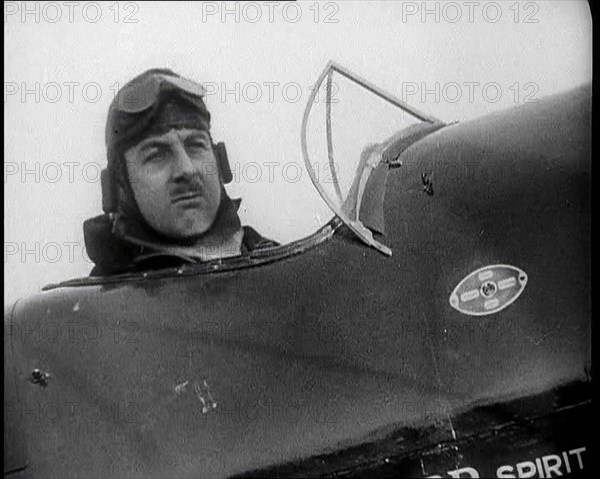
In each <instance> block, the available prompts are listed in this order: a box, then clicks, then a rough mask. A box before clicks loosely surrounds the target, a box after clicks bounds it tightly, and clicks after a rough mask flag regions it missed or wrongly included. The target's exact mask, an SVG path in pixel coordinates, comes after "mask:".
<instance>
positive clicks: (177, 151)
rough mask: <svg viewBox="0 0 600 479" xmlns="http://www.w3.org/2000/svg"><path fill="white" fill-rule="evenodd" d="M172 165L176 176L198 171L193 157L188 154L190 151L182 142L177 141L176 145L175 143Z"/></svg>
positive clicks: (173, 173)
mask: <svg viewBox="0 0 600 479" xmlns="http://www.w3.org/2000/svg"><path fill="white" fill-rule="evenodd" d="M172 165H173V171H172V175H173V177H174V178H179V177H181V176H189V175H193V174H194V173H196V168H195V166H194V163H193V162H192V159H191V158H190V156H189V155H188V152H187V151H186V150H185V148H184V146H183V144H181V142H177V143H176V144H175V145H173V162H172Z"/></svg>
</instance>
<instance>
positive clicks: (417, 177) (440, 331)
mask: <svg viewBox="0 0 600 479" xmlns="http://www.w3.org/2000/svg"><path fill="white" fill-rule="evenodd" d="M589 135H590V117H589V91H588V90H587V89H580V90H577V91H574V92H570V93H568V94H565V95H560V96H557V97H552V98H549V99H547V100H544V101H541V102H540V103H539V104H535V105H526V106H523V107H519V108H516V109H513V110H509V111H506V112H502V113H499V114H494V115H489V116H487V117H484V118H482V119H479V120H475V121H470V122H465V123H462V124H458V125H452V126H448V127H446V128H443V129H442V130H440V131H438V132H436V133H433V134H431V135H429V136H428V137H426V138H425V139H423V140H421V141H419V142H417V143H416V144H414V145H413V146H412V147H410V148H409V149H408V150H406V151H405V152H404V153H403V154H402V156H401V160H402V167H401V168H399V169H394V170H392V171H391V172H390V175H389V179H388V184H387V193H386V201H385V221H386V227H387V230H386V236H385V242H386V244H387V245H389V246H390V247H391V249H392V251H393V256H392V257H391V258H388V257H385V256H383V255H381V254H379V253H378V252H377V251H375V250H373V249H369V248H367V247H366V246H365V245H364V244H363V243H361V242H359V241H357V240H356V239H354V238H353V237H352V235H351V234H350V233H349V232H348V231H347V230H344V229H342V230H340V231H338V232H336V234H335V235H334V236H333V237H332V238H331V239H330V240H328V241H327V242H325V243H322V244H320V245H317V246H315V247H313V248H312V249H309V250H308V251H306V252H304V253H302V254H299V255H296V256H292V257H289V258H287V259H284V260H280V261H277V262H274V263H270V264H266V265H262V266H259V267H255V268H245V269H240V270H237V271H229V272H216V273H209V274H198V275H192V276H185V277H179V276H177V274H174V275H173V277H172V278H166V279H144V278H139V279H138V280H136V281H127V282H123V283H121V284H118V283H117V284H110V285H108V284H105V285H101V284H99V285H96V286H85V287H72V288H58V289H54V290H51V291H49V292H45V293H42V294H39V295H36V296H34V297H32V298H29V299H27V300H24V301H20V302H19V303H18V304H17V306H16V308H15V311H14V312H13V314H12V315H9V316H8V318H7V320H8V325H9V327H8V329H6V328H5V329H6V331H8V334H5V336H6V338H7V339H5V346H6V350H7V354H9V356H10V357H11V362H10V364H11V365H10V366H9V367H8V370H5V381H6V378H7V377H8V378H9V379H10V378H12V379H11V380H14V384H16V386H11V387H12V388H13V389H16V391H15V393H14V396H15V397H16V399H14V400H13V401H14V405H11V406H10V411H9V412H10V416H11V419H12V420H13V422H15V421H16V423H17V424H18V425H20V429H21V431H22V432H23V435H24V440H25V441H26V443H27V463H28V466H27V469H26V470H25V473H26V475H27V476H28V477H109V476H111V475H114V476H119V477H216V476H226V475H230V474H234V473H241V472H244V471H248V470H251V469H257V468H261V467H266V466H269V465H273V464H277V463H282V462H286V461H290V460H294V459H297V458H302V457H308V456H311V455H314V454H321V453H324V452H327V451H334V450H337V449H339V448H340V447H345V446H349V445H353V444H360V443H361V442H362V441H364V440H365V438H366V437H368V435H369V434H371V433H374V432H376V431H380V430H384V429H388V430H389V429H390V428H394V427H396V426H399V425H401V426H408V425H414V426H415V427H421V426H422V427H425V425H427V427H430V426H431V425H432V424H434V425H435V426H436V429H435V430H436V433H435V437H432V441H452V440H460V438H461V437H462V436H464V435H466V434H471V433H473V431H474V430H475V429H477V428H480V429H481V428H485V427H487V426H486V424H477V425H470V426H469V427H468V428H467V427H465V428H464V429H461V428H460V427H459V428H455V425H454V424H453V423H452V420H451V418H452V417H453V415H454V414H456V413H458V412H462V411H465V410H469V408H470V407H472V406H473V405H481V404H487V403H492V402H497V401H501V400H504V399H509V398H518V397H521V396H526V395H531V394H536V393H540V392H543V391H546V390H549V389H551V388H553V387H555V386H557V385H560V384H565V383H568V382H571V381H576V380H580V379H582V378H584V379H585V368H586V367H587V366H588V364H589V361H590V339H589V338H590V322H591V313H590V305H589V300H590V286H589V280H590V269H589V268H590V266H589V252H590V242H589V234H590V210H589V188H590V186H589V182H590V177H589V171H590V165H591V159H590V145H589V142H590V137H589ZM423 175H425V176H423ZM424 178H427V179H428V180H429V186H430V187H431V188H429V189H428V190H427V188H425V189H424V183H423V181H424V180H423V179H424ZM494 264H508V265H513V266H515V267H517V268H520V269H522V270H523V271H525V272H527V274H528V277H529V281H528V284H527V286H526V288H525V289H524V291H523V292H522V294H521V296H520V297H519V298H518V299H517V300H516V301H515V302H514V303H513V304H511V305H510V306H508V307H507V308H505V309H503V310H502V311H499V312H497V313H494V314H490V315H487V316H483V317H473V316H469V315H465V314H462V313H461V312H460V311H457V310H456V309H454V308H452V307H451V305H450V304H449V297H450V294H451V293H452V291H453V290H454V288H455V287H456V286H457V285H458V284H459V283H460V281H461V280H462V279H463V278H465V277H466V276H467V275H468V274H470V273H472V272H473V271H475V270H477V269H479V268H481V267H484V266H487V265H494ZM34 369H39V370H40V371H41V372H43V373H47V374H49V376H48V378H47V384H46V385H42V384H40V383H39V382H38V383H37V384H34V383H33V382H32V381H31V373H32V371H33V370H34ZM5 402H6V401H5ZM544 407H551V406H548V405H540V408H544ZM6 413H7V407H6V404H5V416H6ZM5 434H6V433H5ZM15 447H16V446H15ZM23 465H24V464H23Z"/></svg>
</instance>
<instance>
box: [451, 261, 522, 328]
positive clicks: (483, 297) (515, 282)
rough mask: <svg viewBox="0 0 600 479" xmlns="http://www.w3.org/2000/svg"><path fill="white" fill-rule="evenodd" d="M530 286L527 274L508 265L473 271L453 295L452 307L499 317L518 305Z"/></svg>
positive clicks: (475, 313)
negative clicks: (512, 306) (512, 305)
mask: <svg viewBox="0 0 600 479" xmlns="http://www.w3.org/2000/svg"><path fill="white" fill-rule="evenodd" d="M526 284H527V274H525V272H524V271H523V270H521V269H519V268H516V267H514V266H510V265H507V264H494V265H491V266H485V267H483V268H480V269H478V270H477V271H473V272H472V273H471V274H469V275H468V276H467V277H465V278H464V279H463V280H462V281H461V282H460V283H458V286H457V287H456V288H454V291H452V294H451V295H450V306H452V307H453V308H455V309H457V310H458V311H460V312H461V313H464V314H469V315H472V316H484V315H486V314H493V313H497V312H498V311H500V310H502V309H504V308H506V307H507V306H509V305H511V304H512V303H514V302H515V301H516V299H517V298H518V297H519V296H520V295H521V293H522V292H523V290H524V289H525V285H526Z"/></svg>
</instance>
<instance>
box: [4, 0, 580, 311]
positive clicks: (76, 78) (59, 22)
mask: <svg viewBox="0 0 600 479" xmlns="http://www.w3.org/2000/svg"><path fill="white" fill-rule="evenodd" d="M276 3H277V2H275V4H272V5H271V7H270V8H271V10H270V9H269V7H268V6H267V4H266V3H265V2H251V4H244V3H242V4H238V7H237V8H238V12H239V17H238V18H237V20H238V21H236V18H235V15H234V14H229V15H227V16H225V17H224V18H223V17H222V15H221V14H222V11H223V10H224V9H225V8H228V9H230V10H233V9H235V8H236V7H235V5H231V4H230V2H227V6H225V5H224V2H204V6H203V5H202V4H201V3H200V2H194V3H192V2H176V3H161V2H151V3H144V2H129V3H128V2H120V3H115V2H107V3H102V4H101V5H100V10H99V11H98V10H97V9H96V7H95V6H94V5H93V2H80V5H79V6H76V7H75V9H74V11H73V17H72V19H70V18H69V10H68V6H66V5H65V4H64V3H63V2H56V3H51V4H47V3H45V2H28V3H27V5H26V6H27V9H29V10H30V11H31V12H33V13H29V14H27V15H26V16H25V17H24V18H23V17H22V2H5V9H4V13H5V20H4V39H5V47H4V55H5V67H4V76H5V84H4V92H5V94H4V120H5V126H4V133H5V144H4V161H5V167H4V186H5V198H4V205H5V218H4V225H5V238H4V266H5V272H4V277H5V285H6V286H5V292H4V297H5V301H12V300H14V299H16V298H18V297H20V296H23V295H27V294H31V293H34V292H36V291H39V289H40V287H41V286H43V285H44V284H47V283H50V282H56V281H60V280H66V279H70V278H73V277H78V276H86V275H87V274H88V273H89V271H90V269H91V267H92V264H91V263H90V262H89V260H88V259H87V257H86V256H85V254H84V253H83V252H82V250H83V232H82V222H83V221H84V220H85V219H87V218H89V217H91V216H95V215H97V214H100V213H101V206H100V198H101V195H100V183H99V181H98V180H97V178H96V177H97V174H98V169H99V167H104V166H105V165H106V160H105V148H104V122H105V116H106V112H107V109H108V105H109V103H110V101H111V99H112V96H113V94H114V88H115V85H123V84H124V83H125V82H127V81H128V80H129V79H131V78H132V77H133V76H134V75H136V74H138V73H140V72H142V71H143V70H145V69H148V68H152V67H169V68H171V69H173V70H175V71H176V72H178V73H180V74H182V75H184V76H186V77H189V78H192V79H195V80H197V81H200V82H203V83H207V84H209V85H211V88H218V89H219V91H218V92H217V93H216V94H213V95H211V96H209V97H208V99H207V104H208V107H209V109H210V110H211V112H212V114H213V136H214V137H215V138H216V139H220V140H224V141H226V144H227V147H228V151H229V156H230V161H231V162H232V163H233V164H234V170H235V169H236V166H235V165H237V170H238V172H239V174H238V175H237V177H236V181H235V182H234V184H233V185H231V187H230V188H229V191H230V193H231V195H232V196H234V197H237V196H241V197H243V200H244V201H243V203H242V213H241V214H242V217H243V221H244V223H246V224H252V225H253V226H255V227H256V228H257V229H258V230H259V231H260V232H261V233H263V234H264V235H266V236H269V237H272V238H274V239H277V240H280V241H282V242H286V241H290V240H293V239H297V238H300V237H303V236H306V235H308V234H310V233H312V232H313V231H315V230H316V229H317V228H318V227H319V226H320V225H322V224H324V222H326V221H327V219H328V218H329V217H330V216H331V213H329V210H328V209H327V207H326V206H324V204H323V202H322V201H321V199H320V198H319V197H318V194H317V193H316V190H315V189H314V187H313V186H312V184H311V183H310V181H309V179H308V175H307V174H306V171H302V176H301V177H300V180H299V181H297V182H292V181H288V180H289V178H290V177H292V178H293V177H295V175H296V174H297V171H298V170H297V169H296V168H295V167H294V168H288V169H286V170H285V172H284V171H283V170H284V167H285V166H286V165H289V164H292V163H293V164H294V165H298V166H300V167H302V168H303V165H304V162H303V159H302V154H301V149H300V124H301V121H302V114H303V111H304V108H305V106H306V102H307V99H308V95H309V94H310V89H309V87H310V86H311V85H312V84H313V83H314V82H315V81H316V79H317V77H318V75H319V74H320V72H321V71H322V70H323V68H324V67H325V65H326V64H327V62H328V61H329V60H335V61H336V62H338V63H340V64H342V65H343V66H345V67H347V68H349V69H350V70H352V71H355V72H356V73H358V74H359V75H361V76H362V77H364V78H366V79H368V80H370V81H371V82H373V83H374V84H376V85H378V86H379V87H381V88H384V89H386V90H387V91H389V92H391V93H393V94H395V95H396V96H398V97H400V98H402V99H405V100H406V101H408V102H409V103H410V104H412V105H414V106H415V107H417V108H419V109H420V110H422V111H425V112H427V113H429V114H431V115H434V116H436V117H438V118H440V119H442V120H444V121H454V120H466V119H469V118H474V117H477V116H479V115H482V114H484V113H487V112H490V111H494V110H498V109H502V108H505V107H508V106H512V105H515V104H516V103H523V102H524V100H525V98H527V95H530V96H529V98H532V99H535V98H541V97H543V96H545V95H548V94H551V93H555V92H558V91H562V90H566V89H569V88H572V87H574V86H577V85H580V84H582V83H586V82H588V81H590V80H591V55H592V51H591V48H592V47H591V45H592V42H591V34H592V26H591V16H590V13H589V7H588V5H587V2H585V1H576V0H562V1H561V0H555V1H536V2H527V1H520V2H516V1H500V2H497V3H495V4H494V2H486V1H481V2H477V5H475V6H471V7H470V6H469V2H453V4H452V5H451V6H448V2H426V7H427V9H429V10H430V11H431V12H433V13H429V14H427V15H426V16H425V17H424V18H423V17H422V13H423V11H422V6H423V2H421V1H419V2H395V1H383V2H378V1H359V2H353V1H338V2H319V3H316V2H314V1H306V2H300V3H299V4H298V5H297V6H291V7H289V6H287V2H279V5H276ZM56 5H58V6H59V7H60V8H61V11H60V12H59V11H58V10H57V9H56ZM470 8H472V9H473V10H472V11H470V10H469V9H470ZM36 9H37V12H39V13H37V15H38V17H37V18H36ZM436 10H437V12H436ZM459 10H460V13H461V14H462V15H461V17H460V19H458V18H457V14H458V13H459ZM203 12H204V16H203ZM270 12H271V15H272V17H271V18H269V17H270ZM59 13H60V14H61V17H60V18H59ZM117 13H118V18H116V16H115V15H116V14H117ZM210 13H214V14H212V15H209V14H210ZM259 13H260V14H261V17H260V18H259V19H258V21H256V22H255V23H252V20H255V19H257V15H258V14H259ZM298 13H301V17H300V19H299V20H298V21H296V22H293V20H294V18H295V16H296V15H297V14H298ZM84 14H85V15H84ZM99 14H100V15H101V17H100V18H99V19H98V18H97V17H98V15H99ZM317 14H318V17H317ZM470 14H472V17H471V18H470ZM498 14H501V17H500V18H499V19H497V18H496V16H497V15H498ZM127 15H130V16H129V20H137V23H128V22H125V19H126V17H127ZM517 16H518V18H517ZM71 20H72V21H71ZM92 20H97V21H96V22H92ZM115 20H117V21H115ZM271 20H272V21H271ZM326 20H329V21H328V22H326ZM335 20H337V23H331V22H332V21H335ZM494 20H497V21H495V22H494ZM536 20H537V22H533V21H536ZM53 21H54V22H53ZM69 82H75V83H76V84H72V86H71V87H69ZM251 82H255V83H256V84H258V88H257V87H256V85H254V86H253V85H250V83H251ZM269 82H274V83H275V84H271V86H269ZM436 82H439V84H440V87H439V88H440V91H441V92H443V93H444V94H445V95H444V94H442V95H441V96H440V98H438V99H436V98H435V97H434V95H433V94H429V95H427V96H426V98H425V99H424V100H425V101H423V99H422V98H421V92H422V89H423V87H425V88H427V89H430V90H433V89H435V84H436ZM451 82H455V83H456V84H458V85H459V86H460V87H461V92H462V97H461V99H460V100H458V101H454V99H455V98H456V95H457V93H458V91H457V90H456V88H454V87H450V86H448V87H446V89H445V90H442V89H443V88H444V86H446V85H449V84H450V83H451ZM468 82H478V83H479V86H474V87H473V88H474V90H473V91H474V97H473V98H472V99H470V98H469V87H468V85H466V83H468ZM491 82H495V84H496V85H497V87H499V91H500V92H501V94H502V96H501V98H500V100H499V101H497V102H492V101H490V100H491V98H490V97H491V96H492V94H495V92H496V91H497V89H496V90H494V89H491V90H487V94H488V97H486V96H485V95H484V93H483V91H482V88H483V86H484V85H486V84H490V83H491ZM36 83H37V84H38V85H39V86H38V88H37V90H38V92H39V93H38V95H39V97H38V98H36V96H35V94H33V93H31V94H28V95H26V96H25V98H22V96H21V93H22V89H23V87H25V88H27V89H28V90H31V91H35V90H36V86H35V85H36ZM236 83H237V84H238V87H237V88H238V91H239V98H235V95H234V94H228V95H227V96H226V97H225V98H223V97H222V96H221V92H222V90H223V88H226V89H228V90H230V91H235V90H236ZM56 84H58V88H57V86H56ZM516 84H518V86H516ZM84 86H85V87H86V90H85V92H84V91H83V87H84ZM98 87H99V88H100V90H98ZM411 88H417V89H418V91H417V93H416V94H413V95H408V93H410V91H411ZM452 88H454V89H452ZM70 91H71V92H72V97H69V93H70ZM517 92H518V98H515V94H516V93H517ZM59 93H60V94H61V97H60V98H57V96H58V94H59ZM259 94H260V95H262V96H261V98H257V97H258V96H259ZM296 97H298V98H297V99H296ZM52 100H55V101H52ZM294 100H295V101H294ZM515 100H516V101H515ZM370 113H371V114H373V112H372V111H371V112H370ZM345 121H346V122H347V124H351V123H348V122H351V121H352V118H345ZM360 121H361V119H360V118H358V119H356V122H357V123H356V125H360ZM357 128H360V126H357ZM69 162H73V163H74V164H71V165H69ZM250 162H254V163H255V164H256V165H258V166H259V167H260V168H261V173H262V176H261V179H260V181H253V180H254V179H255V177H256V174H257V173H258V169H257V167H256V166H253V167H252V168H249V167H248V166H247V165H248V164H249V163H250ZM269 162H276V163H277V165H275V166H268V165H266V164H265V163H269ZM294 165H292V166H294ZM269 168H271V171H272V173H273V174H272V178H270V177H269V176H270V175H269ZM25 169H27V170H28V171H30V173H28V174H26V175H25V176H23V171H24V170H25ZM59 175H60V177H59ZM286 178H287V179H288V180H286ZM69 243H75V245H69ZM26 251H29V253H26Z"/></svg>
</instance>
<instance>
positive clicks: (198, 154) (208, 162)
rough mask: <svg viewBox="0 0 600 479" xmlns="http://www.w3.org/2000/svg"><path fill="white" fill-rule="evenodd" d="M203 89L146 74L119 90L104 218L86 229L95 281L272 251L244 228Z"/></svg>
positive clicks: (111, 118) (112, 112)
mask: <svg viewBox="0 0 600 479" xmlns="http://www.w3.org/2000/svg"><path fill="white" fill-rule="evenodd" d="M203 95H204V88H203V87H202V85H200V84H198V83H196V82H193V81H191V80H188V79H185V78H183V77H181V76H180V75H178V74H176V73H174V72H172V71H171V70H168V69H151V70H148V71H146V72H144V73H142V74H141V75H138V76H137V77H135V78H134V79H133V80H131V81H130V82H129V83H127V84H126V85H124V86H123V88H122V89H121V90H119V92H118V93H117V95H116V96H115V98H114V99H113V101H112V103H111V105H110V107H109V111H108V119H107V122H106V135H105V141H106V149H107V157H108V167H107V169H106V170H104V171H103V172H102V195H103V200H102V203H103V210H104V213H105V214H103V215H100V216H97V217H95V218H91V219H89V220H87V221H85V223H84V236H85V243H86V250H87V253H88V255H89V257H90V259H92V261H93V262H94V263H95V267H94V268H93V270H92V272H91V273H90V274H91V276H105V275H112V274H120V273H128V272H137V271H147V270H150V269H158V268H167V267H175V266H181V265H183V264H192V263H197V262H204V261H211V260H218V259H222V258H228V257H234V256H240V255H246V254H248V253H249V252H251V251H253V250H256V249H259V248H267V247H273V246H277V245H278V244H277V243H276V242H274V241H271V240H268V239H266V238H263V237H262V236H261V235H260V234H258V233H257V232H256V230H254V229H253V228H251V227H249V226H242V225H241V222H240V218H239V216H238V212H237V210H238V208H239V203H240V201H239V200H232V199H231V198H230V197H229V196H228V194H227V191H226V190H225V186H224V185H225V184H226V183H228V182H230V181H231V180H232V175H231V170H230V167H229V162H228V159H227V154H226V151H225V147H224V145H223V144H222V143H219V144H216V145H215V144H214V142H213V139H212V136H211V134H210V121H211V115H210V113H209V112H208V110H207V108H206V105H205V104H204V101H203Z"/></svg>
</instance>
